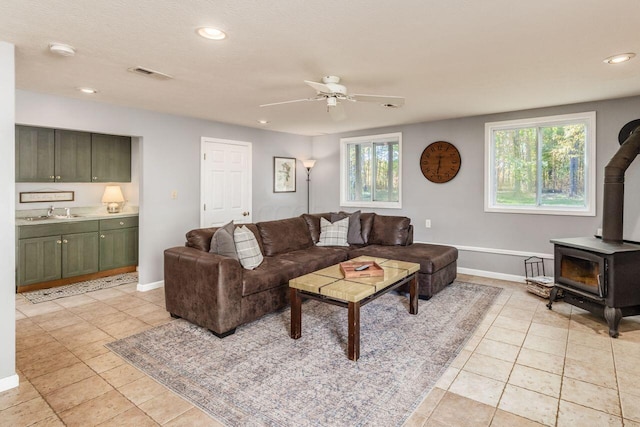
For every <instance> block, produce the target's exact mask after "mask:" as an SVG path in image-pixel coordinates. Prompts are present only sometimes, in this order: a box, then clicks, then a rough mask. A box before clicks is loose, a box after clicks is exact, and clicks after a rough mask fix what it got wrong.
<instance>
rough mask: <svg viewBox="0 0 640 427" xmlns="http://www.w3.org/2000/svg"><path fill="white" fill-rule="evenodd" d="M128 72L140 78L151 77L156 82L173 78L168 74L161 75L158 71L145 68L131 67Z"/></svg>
mask: <svg viewBox="0 0 640 427" xmlns="http://www.w3.org/2000/svg"><path fill="white" fill-rule="evenodd" d="M128 71H131V72H132V73H134V74H140V75H141V76H147V77H153V78H155V79H158V80H169V79H172V78H173V76H170V75H169V74H165V73H161V72H160V71H156V70H152V69H150V68H145V67H131V68H129V69H128Z"/></svg>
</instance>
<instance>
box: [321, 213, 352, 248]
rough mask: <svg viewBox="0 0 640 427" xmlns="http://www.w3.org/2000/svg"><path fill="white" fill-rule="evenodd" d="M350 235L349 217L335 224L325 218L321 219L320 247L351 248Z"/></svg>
mask: <svg viewBox="0 0 640 427" xmlns="http://www.w3.org/2000/svg"><path fill="white" fill-rule="evenodd" d="M348 234H349V217H347V218H345V219H341V220H340V221H336V222H334V223H333V224H332V223H330V222H329V221H327V220H326V219H324V218H320V240H318V243H316V245H318V246H349V243H347V235H348Z"/></svg>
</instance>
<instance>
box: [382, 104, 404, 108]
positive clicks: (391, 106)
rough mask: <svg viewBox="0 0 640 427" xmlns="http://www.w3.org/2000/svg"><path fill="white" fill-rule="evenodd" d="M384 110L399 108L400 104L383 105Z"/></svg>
mask: <svg viewBox="0 0 640 427" xmlns="http://www.w3.org/2000/svg"><path fill="white" fill-rule="evenodd" d="M382 106H383V107H384V108H399V107H400V106H399V105H398V104H382Z"/></svg>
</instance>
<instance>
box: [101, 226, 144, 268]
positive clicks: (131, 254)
mask: <svg viewBox="0 0 640 427" xmlns="http://www.w3.org/2000/svg"><path fill="white" fill-rule="evenodd" d="M137 264H138V217H126V218H114V219H106V220H101V221H100V270H110V269H113V268H120V267H127V266H132V265H137Z"/></svg>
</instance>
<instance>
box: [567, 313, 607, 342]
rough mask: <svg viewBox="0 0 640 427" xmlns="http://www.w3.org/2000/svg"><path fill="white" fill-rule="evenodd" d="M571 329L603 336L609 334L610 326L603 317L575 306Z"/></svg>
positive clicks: (570, 324) (570, 323)
mask: <svg viewBox="0 0 640 427" xmlns="http://www.w3.org/2000/svg"><path fill="white" fill-rule="evenodd" d="M569 329H570V330H572V331H579V332H586V333H588V334H594V333H595V334H596V335H599V336H603V337H604V336H607V337H608V336H609V327H608V326H607V322H606V321H605V320H604V319H603V318H600V317H595V316H594V315H592V314H591V313H589V312H585V311H583V310H580V309H578V308H575V307H574V308H573V309H572V313H571V321H570V322H569Z"/></svg>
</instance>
